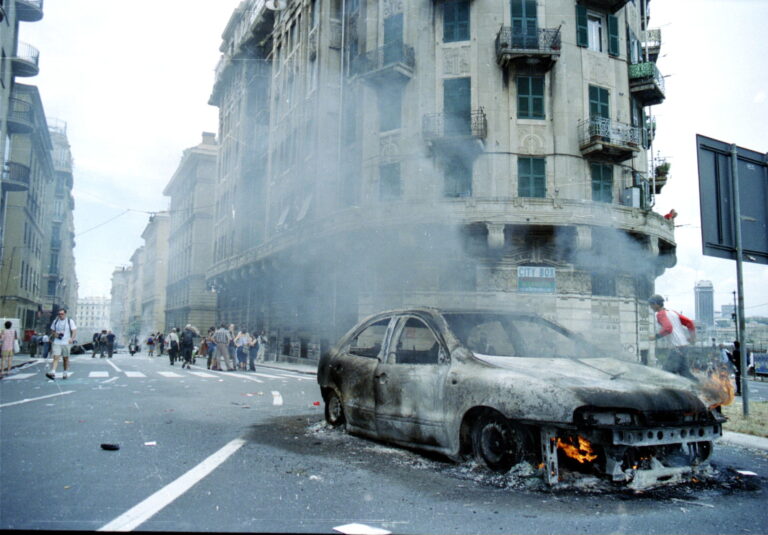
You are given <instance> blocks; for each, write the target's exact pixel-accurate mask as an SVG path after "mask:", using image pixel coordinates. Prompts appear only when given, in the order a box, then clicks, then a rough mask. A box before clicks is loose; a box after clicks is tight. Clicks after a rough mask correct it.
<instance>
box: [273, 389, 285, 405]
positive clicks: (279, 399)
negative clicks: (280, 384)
mask: <svg viewBox="0 0 768 535" xmlns="http://www.w3.org/2000/svg"><path fill="white" fill-rule="evenodd" d="M282 404H283V396H281V395H280V392H278V391H277V390H273V391H272V405H282Z"/></svg>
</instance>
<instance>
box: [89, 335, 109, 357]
mask: <svg viewBox="0 0 768 535" xmlns="http://www.w3.org/2000/svg"><path fill="white" fill-rule="evenodd" d="M92 351H93V352H92V353H91V358H94V359H95V358H96V353H98V354H99V358H102V359H103V358H110V359H111V358H112V355H114V353H115V333H113V332H112V331H110V330H107V329H102V330H101V332H95V333H93V350H92Z"/></svg>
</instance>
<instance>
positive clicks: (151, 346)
mask: <svg viewBox="0 0 768 535" xmlns="http://www.w3.org/2000/svg"><path fill="white" fill-rule="evenodd" d="M147 353H149V356H150V357H154V356H155V335H154V334H150V335H149V338H147Z"/></svg>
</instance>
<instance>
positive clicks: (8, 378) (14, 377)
mask: <svg viewBox="0 0 768 535" xmlns="http://www.w3.org/2000/svg"><path fill="white" fill-rule="evenodd" d="M33 375H37V374H36V373H17V374H16V375H8V376H6V377H5V378H4V379H3V381H11V380H18V379H29V378H30V377H32V376H33Z"/></svg>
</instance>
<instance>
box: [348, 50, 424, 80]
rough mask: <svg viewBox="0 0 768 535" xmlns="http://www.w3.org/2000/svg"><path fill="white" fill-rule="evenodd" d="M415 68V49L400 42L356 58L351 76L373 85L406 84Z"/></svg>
mask: <svg viewBox="0 0 768 535" xmlns="http://www.w3.org/2000/svg"><path fill="white" fill-rule="evenodd" d="M415 66H416V60H415V56H414V53H413V47H411V46H408V45H405V44H403V43H401V42H399V41H398V42H395V43H390V44H388V45H386V46H383V47H380V48H377V49H376V50H373V51H371V52H368V53H366V54H361V55H359V56H357V57H356V58H354V59H353V60H352V68H351V74H352V75H353V76H357V77H358V78H360V79H361V80H363V81H365V82H367V83H369V84H371V85H379V84H387V83H400V84H405V83H408V81H409V80H410V79H411V78H412V77H413V69H414V67H415Z"/></svg>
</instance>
